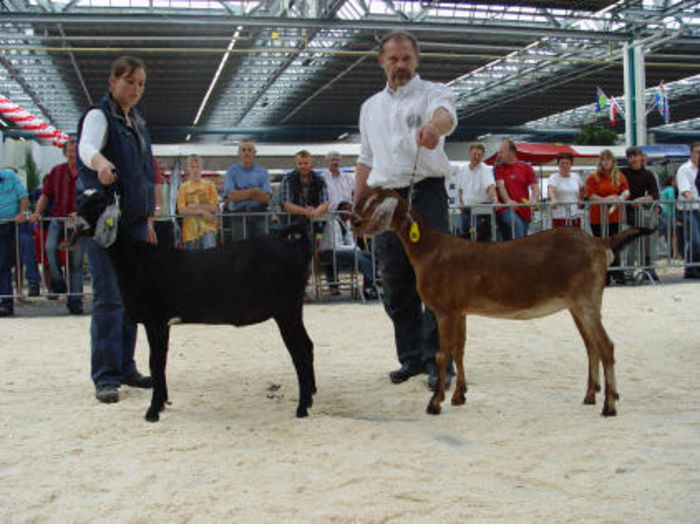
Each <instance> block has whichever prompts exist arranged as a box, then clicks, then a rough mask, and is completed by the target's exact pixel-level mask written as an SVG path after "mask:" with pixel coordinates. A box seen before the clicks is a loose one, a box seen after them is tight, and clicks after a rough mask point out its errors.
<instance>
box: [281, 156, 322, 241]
mask: <svg viewBox="0 0 700 524" xmlns="http://www.w3.org/2000/svg"><path fill="white" fill-rule="evenodd" d="M294 161H295V164H296V169H295V170H294V171H292V172H290V173H289V174H287V176H286V177H285V178H284V180H282V185H281V187H280V202H282V209H284V210H285V211H286V212H287V213H291V214H292V215H294V216H296V217H298V218H297V220H294V219H293V220H292V221H293V222H296V223H297V224H300V225H303V226H306V227H308V225H309V223H310V222H311V221H312V220H317V219H318V218H319V217H321V216H322V215H323V214H324V213H326V211H328V192H327V190H326V183H325V182H324V181H323V178H322V177H321V176H320V175H319V174H317V173H316V171H314V170H313V169H312V167H313V162H312V159H311V153H309V152H308V151H306V150H305V149H302V150H301V151H299V152H298V153H297V154H296V155H295V156H294ZM322 227H323V225H322V224H321V226H320V228H322Z"/></svg>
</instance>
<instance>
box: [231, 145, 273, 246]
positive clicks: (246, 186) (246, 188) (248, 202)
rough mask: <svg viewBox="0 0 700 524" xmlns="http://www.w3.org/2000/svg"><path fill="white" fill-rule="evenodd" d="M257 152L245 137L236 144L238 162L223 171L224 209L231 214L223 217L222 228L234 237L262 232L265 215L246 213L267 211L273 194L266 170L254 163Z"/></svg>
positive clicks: (248, 236)
mask: <svg viewBox="0 0 700 524" xmlns="http://www.w3.org/2000/svg"><path fill="white" fill-rule="evenodd" d="M256 154H257V150H256V149H255V145H254V144H253V142H251V141H249V140H244V141H243V142H241V143H240V144H239V145H238V158H239V159H240V162H239V163H238V164H234V165H232V166H231V167H229V168H228V171H226V180H225V181H224V194H225V195H226V202H227V206H226V210H227V211H229V212H231V213H234V216H231V217H227V218H226V220H225V224H226V226H225V227H226V228H227V229H230V230H231V231H232V235H233V240H241V239H243V238H250V237H254V236H260V235H264V234H265V216H263V215H258V216H248V215H247V214H248V213H264V212H266V211H267V206H268V204H269V203H270V198H271V197H272V187H271V186H270V175H269V174H268V172H267V169H265V168H264V167H262V166H260V165H258V164H256V163H255V155H256Z"/></svg>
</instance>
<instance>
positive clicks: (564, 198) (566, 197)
mask: <svg viewBox="0 0 700 524" xmlns="http://www.w3.org/2000/svg"><path fill="white" fill-rule="evenodd" d="M573 164H574V156H573V155H572V154H571V153H567V152H563V153H559V155H557V166H558V167H559V172H557V173H554V174H553V175H552V176H550V177H549V181H548V184H547V195H548V197H549V204H550V206H551V209H552V227H564V226H573V227H581V211H580V209H579V202H581V201H582V200H583V180H581V177H580V176H578V173H572V172H571V166H573Z"/></svg>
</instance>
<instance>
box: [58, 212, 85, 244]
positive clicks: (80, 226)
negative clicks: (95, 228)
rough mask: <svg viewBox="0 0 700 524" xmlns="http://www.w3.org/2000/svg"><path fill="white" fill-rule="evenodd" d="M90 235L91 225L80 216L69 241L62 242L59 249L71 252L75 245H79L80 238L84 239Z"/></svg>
mask: <svg viewBox="0 0 700 524" xmlns="http://www.w3.org/2000/svg"><path fill="white" fill-rule="evenodd" d="M89 234H90V224H89V223H88V221H87V220H85V219H84V218H83V217H81V216H78V218H77V220H76V221H75V229H74V230H73V233H71V235H70V237H68V239H67V240H65V241H63V242H61V243H60V245H59V246H58V247H59V249H62V250H64V251H71V250H72V249H74V248H75V245H76V244H77V243H78V240H80V237H84V236H87V235H89Z"/></svg>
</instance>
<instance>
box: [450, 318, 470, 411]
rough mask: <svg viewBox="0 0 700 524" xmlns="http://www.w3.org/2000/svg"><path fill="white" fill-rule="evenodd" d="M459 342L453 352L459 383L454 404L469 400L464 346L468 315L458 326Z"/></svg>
mask: <svg viewBox="0 0 700 524" xmlns="http://www.w3.org/2000/svg"><path fill="white" fill-rule="evenodd" d="M455 334H456V336H457V343H456V345H455V347H454V352H453V353H452V360H454V363H455V367H456V368H457V384H456V385H455V390H454V393H453V394H452V405H453V406H461V405H463V404H464V403H465V402H466V401H467V397H466V394H467V378H466V376H465V373H464V347H465V343H466V340H467V317H466V315H465V316H463V317H462V318H461V319H460V321H459V323H458V324H457V328H456V333H455Z"/></svg>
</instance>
